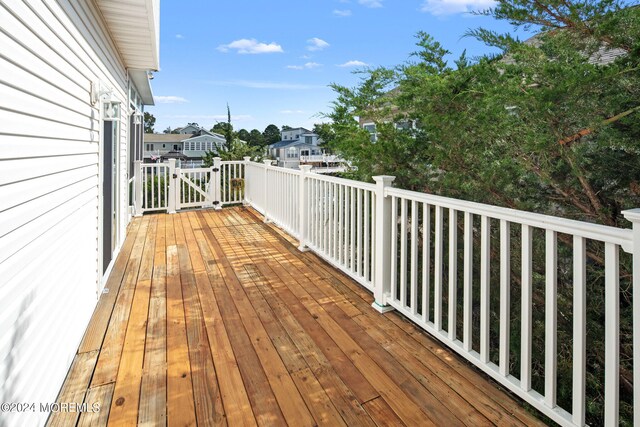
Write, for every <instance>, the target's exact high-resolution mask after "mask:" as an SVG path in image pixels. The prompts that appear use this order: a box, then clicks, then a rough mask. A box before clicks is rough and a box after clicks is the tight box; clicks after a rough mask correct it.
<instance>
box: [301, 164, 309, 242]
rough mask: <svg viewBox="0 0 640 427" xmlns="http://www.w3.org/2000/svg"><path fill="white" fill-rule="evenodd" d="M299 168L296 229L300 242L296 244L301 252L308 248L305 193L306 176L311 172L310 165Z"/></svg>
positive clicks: (307, 204) (306, 197)
mask: <svg viewBox="0 0 640 427" xmlns="http://www.w3.org/2000/svg"><path fill="white" fill-rule="evenodd" d="M298 167H299V168H300V182H299V186H298V214H299V215H300V216H299V219H298V229H299V230H298V231H299V232H300V235H299V236H298V241H299V242H300V244H299V245H298V249H299V250H300V251H302V252H306V251H308V250H309V248H308V247H307V234H308V228H309V224H308V223H307V211H308V206H309V200H308V198H309V197H308V195H307V176H308V175H309V173H311V167H312V166H311V165H299V166H298Z"/></svg>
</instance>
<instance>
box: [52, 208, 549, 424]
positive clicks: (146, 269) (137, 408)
mask: <svg viewBox="0 0 640 427" xmlns="http://www.w3.org/2000/svg"><path fill="white" fill-rule="evenodd" d="M294 243H295V242H293V241H290V240H289V238H288V237H287V236H285V235H283V234H281V233H280V232H279V231H278V230H276V229H274V228H272V227H270V226H268V225H265V224H263V223H262V222H261V221H260V219H259V218H258V217H257V216H255V215H254V213H253V212H252V211H250V210H246V209H243V208H230V209H224V210H221V211H192V212H186V213H179V214H175V215H165V214H161V215H149V216H144V217H143V218H136V219H135V220H134V221H133V222H132V223H131V225H130V230H129V234H128V237H127V240H126V242H125V244H124V247H123V249H122V252H121V254H120V256H119V257H118V258H117V260H116V263H115V267H114V269H113V272H112V273H111V276H110V278H109V282H108V284H107V287H108V288H109V292H108V293H106V294H104V295H103V296H102V298H101V300H100V301H99V303H98V306H97V308H96V311H95V313H94V315H93V317H92V319H91V322H90V324H89V326H88V328H87V331H86V334H85V336H84V338H83V340H82V343H81V344H80V347H79V349H78V353H77V356H76V358H75V360H74V362H73V366H72V367H71V370H70V372H69V374H68V376H67V379H66V381H65V384H64V386H63V388H62V390H61V393H60V396H59V398H58V401H59V402H77V403H81V402H86V403H87V404H88V405H89V409H90V408H91V405H92V404H99V405H100V410H99V411H95V412H83V413H81V414H78V413H77V412H67V413H63V412H60V413H55V414H54V415H52V416H51V417H50V419H49V424H50V425H64V426H69V425H75V424H79V425H83V426H84V425H92V426H100V425H104V424H107V423H108V424H110V425H127V426H129V425H135V424H136V423H137V424H139V425H165V424H168V425H171V426H173V425H181V426H182V425H195V424H198V425H203V426H204V425H214V424H215V425H224V424H228V425H231V426H236V425H256V424H259V425H291V426H313V425H330V426H334V425H335V426H338V425H343V426H344V425H346V426H360V425H362V426H375V425H377V426H385V425H393V426H397V425H410V426H415V425H420V426H425V425H445V424H446V425H450V426H455V425H469V426H479V425H492V424H498V425H535V424H541V423H540V422H539V421H538V420H536V419H535V418H533V417H532V416H531V415H530V414H529V413H528V412H526V411H525V410H524V409H523V408H522V406H521V404H520V403H518V402H517V401H515V400H514V399H513V398H512V397H510V396H509V395H507V394H506V393H504V392H502V391H500V390H499V389H498V388H496V386H495V384H494V383H493V382H491V381H489V380H487V379H486V378H485V377H484V376H482V375H481V374H479V373H477V371H476V370H474V369H473V368H471V367H470V366H469V365H468V364H467V363H465V362H464V361H462V360H461V359H460V358H459V357H457V356H456V355H454V353H452V352H451V351H449V350H446V349H445V348H443V347H442V346H441V345H440V344H439V343H438V342H436V341H435V340H433V339H431V338H429V337H428V336H427V335H426V334H425V333H423V332H422V331H420V330H418V329H417V328H416V327H414V326H413V325H412V324H410V323H408V322H406V321H405V320H403V319H402V318H401V317H400V316H399V315H398V314H396V313H393V312H391V313H387V314H385V315H381V314H379V313H377V312H376V311H374V310H373V309H372V308H371V302H372V296H371V295H370V293H369V292H367V291H366V290H364V289H363V288H361V287H360V286H359V285H357V284H356V283H355V282H353V281H352V280H350V279H349V278H347V277H346V276H345V275H343V274H341V273H340V272H338V271H337V270H335V269H333V268H332V267H330V266H329V265H328V264H326V263H325V262H323V261H321V260H320V259H319V258H318V257H316V256H315V255H313V254H311V253H302V252H300V251H298V250H297V249H296V247H295V244H294Z"/></svg>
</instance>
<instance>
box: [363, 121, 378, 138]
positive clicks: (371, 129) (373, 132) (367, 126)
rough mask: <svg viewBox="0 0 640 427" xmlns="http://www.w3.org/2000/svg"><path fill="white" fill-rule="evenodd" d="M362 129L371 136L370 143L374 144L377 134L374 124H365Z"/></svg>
mask: <svg viewBox="0 0 640 427" xmlns="http://www.w3.org/2000/svg"><path fill="white" fill-rule="evenodd" d="M362 128H363V129H364V130H366V131H367V132H369V134H371V142H376V141H377V140H378V133H377V132H376V125H375V123H367V124H365V125H362Z"/></svg>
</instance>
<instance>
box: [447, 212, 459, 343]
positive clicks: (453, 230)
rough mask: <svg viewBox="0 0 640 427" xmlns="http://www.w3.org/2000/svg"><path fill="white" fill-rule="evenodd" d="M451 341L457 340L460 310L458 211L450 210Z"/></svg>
mask: <svg viewBox="0 0 640 427" xmlns="http://www.w3.org/2000/svg"><path fill="white" fill-rule="evenodd" d="M448 307H449V325H448V326H449V339H450V340H452V341H453V340H455V339H456V323H457V319H456V310H457V308H458V211H456V210H455V209H449V303H448Z"/></svg>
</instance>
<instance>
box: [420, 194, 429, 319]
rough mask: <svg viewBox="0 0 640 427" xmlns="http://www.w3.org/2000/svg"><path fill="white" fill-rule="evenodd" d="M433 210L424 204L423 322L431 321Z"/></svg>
mask: <svg viewBox="0 0 640 427" xmlns="http://www.w3.org/2000/svg"><path fill="white" fill-rule="evenodd" d="M430 246H431V208H430V207H429V205H428V204H426V203H423V204H422V320H423V321H424V322H425V323H426V322H428V321H429V297H430V289H429V288H430V286H429V284H430V283H429V281H430V279H431V268H430V265H431V257H430V255H431V254H430V252H431V247H430Z"/></svg>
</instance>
